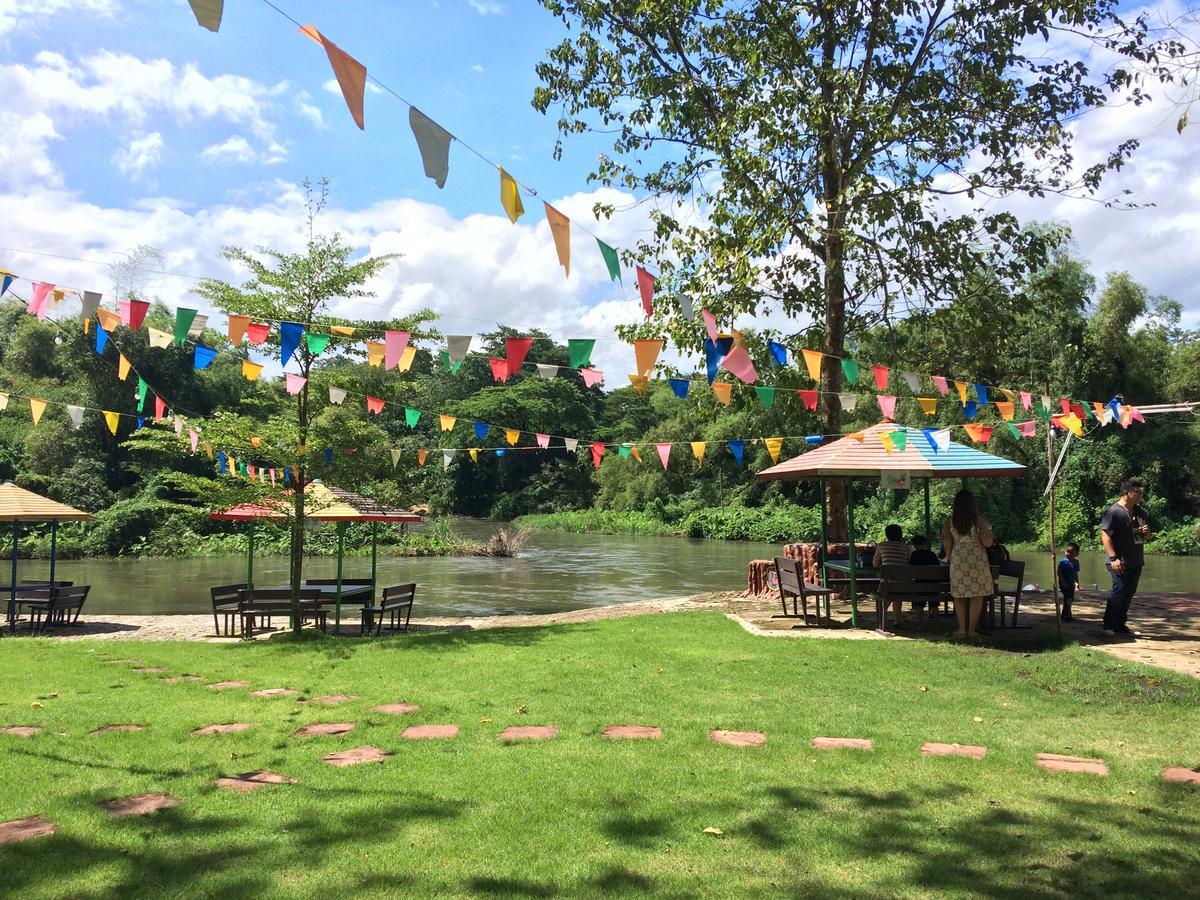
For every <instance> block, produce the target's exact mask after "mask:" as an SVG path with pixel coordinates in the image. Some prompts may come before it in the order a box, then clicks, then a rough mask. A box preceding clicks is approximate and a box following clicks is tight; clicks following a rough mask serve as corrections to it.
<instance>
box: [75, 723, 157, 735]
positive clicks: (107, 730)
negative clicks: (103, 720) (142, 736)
mask: <svg viewBox="0 0 1200 900" xmlns="http://www.w3.org/2000/svg"><path fill="white" fill-rule="evenodd" d="M145 730H146V726H145V725H102V726H101V727H99V728H97V729H95V730H94V731H89V732H88V736H89V737H91V736H93V735H97V734H112V733H113V732H114V731H145Z"/></svg>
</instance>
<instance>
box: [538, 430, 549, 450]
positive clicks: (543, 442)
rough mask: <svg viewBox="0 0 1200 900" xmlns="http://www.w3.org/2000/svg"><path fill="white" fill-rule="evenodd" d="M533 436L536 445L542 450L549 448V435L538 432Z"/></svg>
mask: <svg viewBox="0 0 1200 900" xmlns="http://www.w3.org/2000/svg"><path fill="white" fill-rule="evenodd" d="M534 438H535V439H536V440H537V445H538V446H539V447H541V448H542V449H543V450H546V449H549V447H550V435H548V434H541V433H538V434H535V435H534Z"/></svg>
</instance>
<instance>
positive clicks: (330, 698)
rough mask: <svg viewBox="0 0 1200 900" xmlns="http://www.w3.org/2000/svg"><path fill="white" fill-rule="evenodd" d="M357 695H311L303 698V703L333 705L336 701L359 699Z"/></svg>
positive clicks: (346, 701)
mask: <svg viewBox="0 0 1200 900" xmlns="http://www.w3.org/2000/svg"><path fill="white" fill-rule="evenodd" d="M357 699H358V698H357V697H351V696H350V695H349V694H326V695H325V696H324V697H309V698H308V699H307V700H301V701H300V702H301V703H322V704H326V705H328V706H332V705H333V704H335V703H349V702H350V701H351V700H357Z"/></svg>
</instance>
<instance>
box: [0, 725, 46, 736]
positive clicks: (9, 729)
mask: <svg viewBox="0 0 1200 900" xmlns="http://www.w3.org/2000/svg"><path fill="white" fill-rule="evenodd" d="M41 730H42V729H41V728H40V727H38V726H37V725H5V726H4V727H3V728H0V734H15V735H16V736H17V737H33V736H34V735H35V734H37V733H38V732H39V731H41Z"/></svg>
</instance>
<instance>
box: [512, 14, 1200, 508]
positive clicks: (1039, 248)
mask: <svg viewBox="0 0 1200 900" xmlns="http://www.w3.org/2000/svg"><path fill="white" fill-rule="evenodd" d="M542 3H543V5H544V6H545V7H546V8H547V9H548V10H550V11H551V12H553V13H554V14H556V15H558V16H560V17H561V18H562V19H563V21H564V22H565V23H566V25H567V26H568V28H570V29H571V30H572V32H573V34H572V36H571V37H569V38H567V39H566V40H564V41H562V43H560V44H558V45H557V46H556V47H554V48H552V49H551V50H550V51H549V53H548V55H547V59H546V61H545V62H543V63H541V64H539V65H538V69H537V71H538V75H539V77H540V78H541V81H542V86H541V87H539V88H538V89H537V91H536V94H535V97H534V105H535V107H537V108H538V109H539V110H542V111H543V112H544V111H547V110H550V109H551V108H555V109H557V110H558V113H559V128H560V132H561V133H562V134H563V135H571V134H576V133H579V132H584V131H589V130H592V131H598V132H602V133H605V134H611V135H614V136H615V137H614V139H613V153H612V155H602V156H601V157H600V159H599V163H598V165H597V167H596V169H595V171H594V172H593V178H594V179H596V180H598V181H600V182H601V183H603V184H607V185H617V186H621V187H624V188H626V189H628V190H632V191H634V192H637V193H648V194H652V195H656V196H659V197H665V198H667V200H668V202H666V203H662V202H660V204H659V205H658V208H657V210H656V212H655V213H654V218H655V220H656V227H655V230H654V233H653V236H652V237H651V238H650V239H648V240H646V241H643V242H641V243H640V244H639V245H638V247H637V249H636V250H635V251H632V252H631V253H630V254H629V257H630V258H639V259H643V260H644V259H650V260H653V261H654V262H655V263H656V264H657V266H658V268H659V269H660V271H661V278H660V282H659V291H658V293H659V295H660V296H662V297H671V296H673V295H675V294H687V295H689V296H690V297H691V298H692V300H693V302H694V303H695V304H696V305H702V306H703V307H705V308H707V309H709V310H710V311H711V312H713V313H714V314H716V315H717V316H718V317H719V318H721V319H724V320H726V321H728V320H729V319H730V318H732V317H733V316H734V315H736V314H739V313H762V312H767V311H782V312H784V313H786V314H787V315H788V316H789V317H796V318H797V319H798V321H800V322H803V323H804V325H805V327H803V328H801V327H799V326H798V327H797V328H796V329H795V332H794V333H792V334H790V335H785V337H786V338H790V339H791V340H792V341H793V345H795V344H796V343H802V344H804V345H805V346H811V347H815V348H817V349H820V350H822V351H823V352H824V353H826V354H828V355H827V356H826V357H825V359H824V366H823V369H822V377H821V387H822V390H823V391H825V393H824V394H823V401H822V403H823V414H824V417H825V420H826V426H825V427H826V430H827V431H828V432H833V433H836V432H837V431H839V429H840V422H841V411H840V409H839V406H838V401H837V396H836V392H837V391H839V390H840V389H841V387H842V370H841V367H840V366H839V364H838V362H837V360H836V357H839V356H843V355H844V348H845V346H846V338H847V334H848V332H850V333H852V332H853V330H854V329H855V328H857V327H860V326H864V325H865V326H869V325H871V324H875V323H877V322H879V321H880V320H881V319H888V318H890V317H893V316H897V315H902V314H903V313H904V312H905V311H906V310H907V308H908V307H909V306H910V305H915V304H921V305H931V304H937V303H939V302H941V301H948V300H950V299H951V298H953V297H954V295H955V291H956V288H957V286H958V282H959V281H960V280H961V279H962V278H963V277H964V275H965V274H966V273H970V272H974V271H978V270H980V269H983V268H987V269H988V270H990V271H992V272H995V273H997V275H998V276H999V277H1001V278H1005V279H1011V278H1013V277H1015V276H1017V275H1018V274H1020V273H1022V272H1025V271H1028V269H1029V268H1030V267H1031V266H1032V265H1036V264H1037V263H1039V262H1041V261H1042V259H1043V258H1044V256H1045V251H1046V240H1045V237H1046V232H1044V231H1039V230H1027V229H1022V228H1021V227H1020V224H1019V222H1018V221H1017V219H1016V218H1015V217H1014V216H1013V215H1012V214H1011V213H1010V212H1008V211H1006V210H1005V209H1004V208H1003V206H1002V205H999V204H995V203H994V202H993V201H994V199H995V198H997V197H1002V196H1005V195H1013V194H1024V195H1030V196H1041V195H1044V194H1047V193H1051V192H1053V193H1074V194H1082V195H1092V196H1097V199H1104V198H1103V197H1101V196H1099V195H1098V192H1099V190H1100V185H1101V181H1102V178H1103V176H1104V174H1105V173H1106V172H1108V171H1110V170H1112V169H1115V168H1118V167H1120V166H1121V165H1122V164H1123V163H1124V162H1125V161H1126V160H1127V159H1128V158H1129V156H1130V154H1131V153H1132V152H1133V151H1134V149H1135V147H1136V143H1137V142H1136V141H1135V140H1126V141H1124V142H1122V143H1119V144H1117V145H1116V146H1114V147H1112V148H1111V150H1110V151H1108V152H1107V153H1106V155H1104V156H1103V157H1102V158H1100V159H1096V160H1087V161H1080V160H1077V159H1076V158H1075V153H1074V148H1073V137H1074V132H1073V127H1072V126H1073V123H1074V121H1075V120H1076V119H1077V118H1078V117H1079V116H1081V115H1083V114H1085V113H1087V112H1088V111H1089V110H1091V109H1094V108H1097V107H1099V106H1102V105H1105V104H1109V103H1113V102H1132V103H1141V102H1143V101H1144V100H1145V94H1144V93H1143V88H1142V81H1143V79H1144V78H1146V77H1149V78H1151V79H1164V78H1170V77H1172V74H1173V72H1172V68H1171V65H1172V61H1173V60H1176V59H1177V58H1178V57H1179V54H1180V52H1181V49H1182V48H1180V47H1179V46H1178V45H1177V44H1176V43H1174V42H1173V41H1170V40H1162V41H1160V40H1157V39H1156V37H1155V35H1153V34H1151V32H1150V30H1149V27H1148V25H1147V24H1146V23H1145V22H1144V21H1142V20H1140V19H1137V20H1132V21H1125V20H1123V19H1121V18H1120V17H1119V16H1118V15H1117V12H1116V3H1114V2H1111V0H1069V2H1037V3H1011V2H975V3H968V2H958V3H947V2H945V0H905V2H900V0H844V2H840V3H830V2H827V0H737V2H735V0H542ZM1091 59H1096V60H1097V61H1098V62H1097V65H1096V67H1095V69H1093V68H1092V66H1091V63H1090V60H1091ZM560 149H561V148H560ZM685 198H686V199H685ZM685 205H686V207H687V208H686V209H685ZM606 211H611V210H605V209H603V208H598V210H597V212H598V213H602V212H606ZM655 319H656V320H657V321H656V322H654V323H651V326H652V327H654V328H655V330H657V329H659V328H661V329H662V330H665V331H666V332H668V333H669V334H670V336H671V338H672V339H673V340H674V341H675V343H676V344H677V345H679V346H680V347H682V348H685V349H697V348H698V347H699V345H700V342H701V339H702V336H703V334H702V330H701V329H699V328H697V327H696V325H694V324H693V323H690V322H687V321H686V320H684V319H683V317H682V316H681V315H680V307H679V304H678V303H677V302H670V301H667V302H664V301H662V300H659V301H658V303H657V305H656V311H655ZM810 321H811V323H812V324H811V325H808V323H809V322H810ZM643 328H644V326H643ZM833 500H834V502H835V513H836V512H837V509H836V507H837V506H839V505H840V503H839V501H840V498H839V497H834V498H833ZM834 519H835V521H840V516H837V515H835V516H834Z"/></svg>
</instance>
